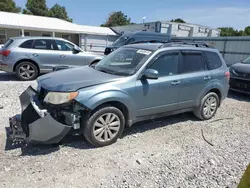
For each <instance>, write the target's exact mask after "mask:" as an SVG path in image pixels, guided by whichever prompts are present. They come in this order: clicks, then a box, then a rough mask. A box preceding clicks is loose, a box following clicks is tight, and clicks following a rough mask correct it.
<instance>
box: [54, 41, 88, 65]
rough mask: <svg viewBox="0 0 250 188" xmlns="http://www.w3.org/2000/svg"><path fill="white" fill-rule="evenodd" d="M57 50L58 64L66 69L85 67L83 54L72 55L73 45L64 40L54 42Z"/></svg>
mask: <svg viewBox="0 0 250 188" xmlns="http://www.w3.org/2000/svg"><path fill="white" fill-rule="evenodd" d="M55 41H56V45H57V48H58V55H59V59H60V63H61V64H62V65H63V66H67V67H76V66H83V65H86V57H85V55H84V52H78V53H74V50H73V49H74V44H72V43H69V42H66V41H64V40H55Z"/></svg>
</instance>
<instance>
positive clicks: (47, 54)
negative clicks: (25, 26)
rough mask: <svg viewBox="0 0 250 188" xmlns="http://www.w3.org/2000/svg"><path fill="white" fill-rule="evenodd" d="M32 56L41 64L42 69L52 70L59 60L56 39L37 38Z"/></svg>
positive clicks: (31, 52)
mask: <svg viewBox="0 0 250 188" xmlns="http://www.w3.org/2000/svg"><path fill="white" fill-rule="evenodd" d="M30 57H31V59H32V60H34V61H35V62H37V63H38V64H39V65H40V68H41V71H43V72H45V71H51V70H52V69H53V67H54V66H55V65H57V63H58V61H59V58H58V54H57V51H56V44H55V41H54V40H52V39H36V40H35V41H34V44H33V48H32V50H31V51H30Z"/></svg>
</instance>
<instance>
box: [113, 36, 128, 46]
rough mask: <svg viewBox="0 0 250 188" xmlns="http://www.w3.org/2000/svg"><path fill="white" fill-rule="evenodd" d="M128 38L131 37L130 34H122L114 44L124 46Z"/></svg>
mask: <svg viewBox="0 0 250 188" xmlns="http://www.w3.org/2000/svg"><path fill="white" fill-rule="evenodd" d="M128 39H129V37H128V36H121V37H119V38H118V39H117V40H116V41H115V42H114V43H113V44H112V45H113V46H123V45H124V44H125V42H126V41H127V40H128Z"/></svg>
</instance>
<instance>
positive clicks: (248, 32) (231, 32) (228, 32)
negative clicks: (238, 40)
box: [218, 26, 250, 37]
mask: <svg viewBox="0 0 250 188" xmlns="http://www.w3.org/2000/svg"><path fill="white" fill-rule="evenodd" d="M218 29H220V30H221V34H220V36H222V37H232V36H250V26H249V27H246V28H245V30H244V31H243V30H237V29H234V28H232V27H221V28H218Z"/></svg>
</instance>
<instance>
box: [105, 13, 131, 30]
mask: <svg viewBox="0 0 250 188" xmlns="http://www.w3.org/2000/svg"><path fill="white" fill-rule="evenodd" d="M129 24H131V19H130V18H128V16H127V15H125V14H124V13H123V12H121V11H118V12H113V13H111V14H110V15H109V18H108V19H107V21H106V22H105V23H104V24H102V25H101V26H102V27H113V26H121V25H129Z"/></svg>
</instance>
